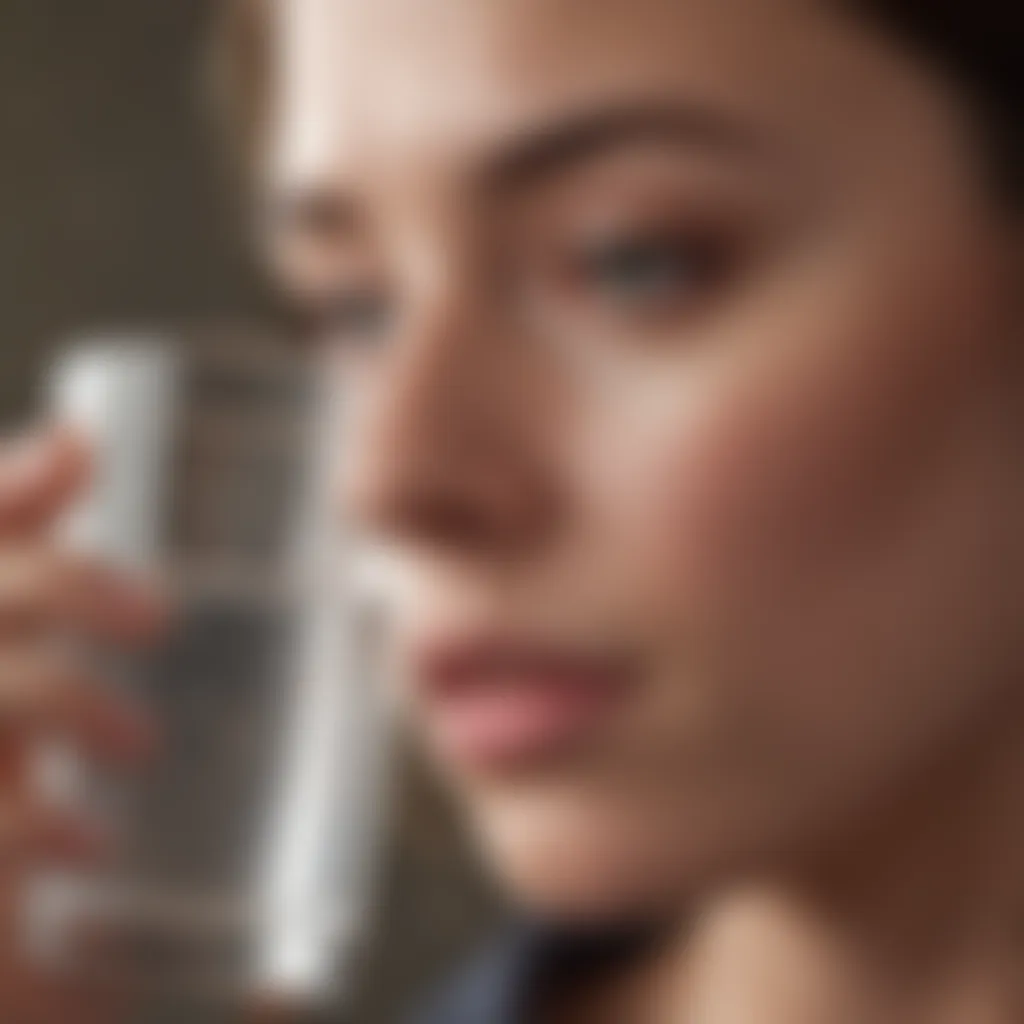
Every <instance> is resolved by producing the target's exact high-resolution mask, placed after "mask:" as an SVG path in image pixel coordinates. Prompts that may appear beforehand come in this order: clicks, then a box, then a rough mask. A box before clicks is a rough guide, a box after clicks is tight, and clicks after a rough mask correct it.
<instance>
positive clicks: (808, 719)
mask: <svg viewBox="0 0 1024 1024" xmlns="http://www.w3.org/2000/svg"><path fill="white" fill-rule="evenodd" d="M584 26H585V31H584V30H583V28H584ZM273 37H274V40H275V55H276V58H277V60H276V78H275V81H274V83H273V85H274V89H273V90H272V91H273V94H274V95H275V97H276V102H275V104H274V107H273V113H274V116H273V118H272V120H271V124H270V126H269V128H270V130H269V133H268V134H269V138H268V145H267V148H266V152H265V160H264V163H263V165H262V177H263V181H264V183H265V186H266V195H267V214H266V217H265V225H266V233H267V238H266V243H267V251H268V253H269V256H270V259H271V261H272V263H273V265H274V267H275V270H276V272H277V273H278V274H279V276H280V278H281V279H282V281H283V282H284V284H285V286H286V287H287V288H288V289H290V291H291V292H292V294H293V295H294V296H295V298H296V300H297V301H298V302H300V303H301V304H302V305H303V306H305V307H307V308H308V309H310V310H312V311H313V312H314V313H318V314H322V315H323V316H324V317H325V329H324V332H323V333H324V336H325V338H326V339H327V340H326V343H325V346H324V354H323V358H324V360H325V365H326V366H327V367H328V368H329V370H330V372H332V373H334V374H336V379H337V386H338V387H339V388H344V389H346V393H347V397H348V399H349V413H350V417H349V419H350V422H349V425H348V431H349V432H348V435H347V444H346V459H345V464H344V466H343V467H342V468H341V475H342V477H343V490H344V496H345V505H346V515H347V516H349V517H350V518H351V517H353V516H354V517H355V518H356V519H357V520H358V521H359V522H360V523H361V524H362V526H363V528H364V531H365V533H366V535H367V538H368V540H369V541H370V542H372V543H373V544H374V545H375V546H376V547H377V549H378V554H379V557H380V559H381V562H382V564H384V565H385V567H386V570H387V571H386V574H385V575H386V581H387V585H388V597H389V600H391V602H392V607H393V611H394V616H395V619H396V623H397V631H398V638H399V644H398V646H399V649H400V651H401V652H406V651H411V650H414V649H415V648H416V645H417V643H418V642H420V640H421V639H422V638H423V637H424V636H433V635H437V634H445V633H451V632H460V631H463V632H464V631H467V630H469V631H472V630H487V629H494V628H501V629H502V630H505V631H511V632H513V633H516V634H519V635H524V636H530V637H541V638H543V639H545V640H546V641H551V642H555V643H559V644H562V645H565V646H568V647H571V648H573V649H584V650H587V651H596V652H601V653H606V652H607V653H609V654H611V655H614V656H615V657H617V658H622V659H623V660H624V662H627V663H628V664H629V665H630V667H631V668H630V682H631V685H630V692H629V699H628V700H627V701H625V702H624V703H623V706H622V707H620V708H619V709H618V711H617V713H616V715H614V716H612V717H611V718H609V719H608V720H607V721H605V722H604V723H602V727H601V728H600V730H598V731H597V733H596V734H595V735H593V736H591V737H589V740H588V742H587V743H585V744H583V745H581V746H580V747H578V748H574V749H573V750H571V751H569V752H566V753H565V755H564V756H561V757H558V758H555V759H552V760H550V761H547V762H545V763H543V764H537V765H531V766H530V767H529V768H528V769H522V770H517V771H504V772H503V771H473V770H469V769H468V768H467V767H466V766H465V765H464V764H461V763H459V762H458V761H457V760H456V759H452V758H449V757H447V756H446V752H445V749H444V746H443V744H442V743H440V742H439V737H438V736H437V734H436V730H435V729H434V728H433V727H432V723H431V721H430V717H429V715H427V714H425V712H424V709H423V708H422V707H421V706H420V697H419V696H418V692H419V691H418V690H417V688H416V686H415V680H411V679H409V678H408V677H409V676H411V675H412V674H413V669H412V667H411V662H410V663H408V664H406V667H405V671H404V672H403V673H401V674H402V675H403V676H404V677H405V678H404V679H403V680H402V686H403V692H404V693H405V695H406V698H407V705H408V710H409V714H410V718H411V719H412V720H413V721H417V720H418V719H419V718H420V717H421V716H424V721H423V723H422V726H423V728H422V732H423V734H424V736H425V740H426V745H427V747H428V748H429V749H430V750H431V752H432V753H433V754H434V756H435V757H436V760H437V762H438V765H439V768H440V770H441V771H442V772H443V773H444V774H445V775H446V777H447V778H448V780H449V782H450V784H451V785H452V787H453V788H454V789H455V791H456V792H457V793H458V794H459V796H460V797H461V798H462V800H463V802H464V804H465V806H466V810H467V815H468V820H469V821H470V822H471V823H472V825H473V828H474V830H475V834H476V835H477V836H478V837H479V840H480V843H481V846H482V848H483V850H484V853H485V855H486V856H487V858H488V861H489V863H490V864H491V865H492V866H493V868H494V871H495V873H496V874H497V875H498V876H499V877H500V878H501V880H502V881H503V883H504V884H505V885H506V886H507V887H508V888H509V890H510V891H511V892H512V893H513V894H514V895H515V896H516V897H517V899H519V900H520V901H521V902H523V903H524V904H527V905H530V906H532V907H534V908H536V909H539V910H540V911H542V912H544V913H548V914H554V915H559V916H568V917H574V918H580V919H584V920H587V921H598V922H599V921H606V920H609V919H612V920H618V919H621V918H623V917H626V918H629V917H633V916H637V915H641V916H643V915H647V914H650V913H652V912H656V913H658V914H659V915H660V916H663V917H666V916H667V917H669V918H671V919H678V921H679V929H678V940H677V941H670V942H668V943H666V945H665V946H664V947H663V948H662V949H660V950H659V951H658V954H657V955H656V956H655V957H652V958H651V959H650V960H648V961H645V962H644V963H641V964H639V965H637V966H636V967H635V968H634V969H632V970H631V971H628V972H624V973H622V974H621V975H616V976H609V977H607V978H605V979H601V980H599V981H595V982H593V984H592V985H590V986H589V987H588V988H587V989H586V990H584V991H573V992H567V993H561V994H559V995H558V997H557V998H556V999H555V1000H554V1001H553V1004H552V1006H551V1007H550V1008H549V1009H550V1013H551V1019H553V1020H559V1021H572V1020H577V1019H578V1020H584V1021H587V1022H588V1024H595V1022H600V1021H602V1020H604V1019H608V1020H612V1021H621V1020H623V1019H630V1020H638V1021H650V1022H660V1021H678V1020H679V1019H680V1017H681V1016H683V1015H684V1014H685V1015H686V1016H685V1019H687V1020H693V1021H695V1022H696V1024H730V1022H733V1021H749V1020H752V1019H757V1020H758V1021H764V1022H768V1024H774V1022H776V1021H778V1022H782V1021H786V1022H789V1024H800V1022H802V1021H807V1022H812V1021H820V1020H823V1019H828V1020H837V1021H846V1020H849V1021H851V1022H852V1021H860V1020H865V1019H873V1020H894V1021H895V1020H899V1021H903V1020H907V1021H916V1020H921V1021H936V1022H938V1021H944V1020H960V1021H962V1020H965V1019H971V1020H974V1019H978V1020H986V1021H988V1020H991V1021H993V1022H998V1021H1003V1020H1005V1021H1010V1020H1014V1019H1018V1017H1019V1014H1018V1016H1014V1012H1015V1011H1014V1007H1013V1004H1012V1000H1013V999H1014V998H1016V997H1018V996H1019V993H1016V992H1015V991H1014V980H1013V979H1014V976H1015V974H1019V971H1016V970H1015V968H1016V967H1018V966H1019V959H1018V957H1019V950H1016V949H1015V947H1014V945H1013V941H1014V940H1013V935H1014V931H1015V929H1016V930H1017V934H1019V924H1018V922H1017V921H1016V918H1015V915H1016V914H1017V913H1018V912H1019V911H1020V909H1021V898H1022V897H1024V879H1021V878H1020V868H1019V864H1020V863H1021V859H1020V857H1019V856H1016V853H1017V851H1021V852H1024V843H1022V842H1021V838H1020V837H1019V836H1018V835H1016V834H1015V832H1016V825H1015V822H1016V820H1017V819H1019V818H1020V811H1021V809H1022V805H1024V763H1022V760H1024V755H1022V754H1021V753H1020V751H1024V742H1022V741H1024V713H1022V708H1021V704H1022V700H1024V690H1022V667H1024V651H1022V649H1021V640H1020V638H1019V635H1018V634H1019V630H1018V629H1017V623H1016V621H1015V619H1016V616H1017V614H1018V612H1019V608H1020V607H1021V604H1020V598H1021V596H1022V595H1021V586H1022V583H1024V574H1022V572H1021V567H1022V566H1024V561H1022V554H1024V552H1022V550H1021V544H1022V540H1021V538H1022V532H1021V530H1020V523H1021V522H1022V521H1024V500H1022V499H1024V491H1022V464H1021V459H1020V451H1021V442H1022V440H1024V424H1022V422H1021V413H1020V410H1021V409H1022V408H1024V403H1022V402H1021V397H1022V395H1021V391H1022V384H1024V376H1022V366H1021V344H1020V342H1021V326H1022V324H1021V311H1020V309H1019V299H1018V290H1019V289H1018V283H1019V270H1020V266H1019V248H1018V246H1019V235H1018V225H1017V223H1016V221H1015V219H1014V218H1013V217H1012V216H1011V215H1010V214H1009V213H1008V212H1007V211H1006V210H1004V209H1002V208H1001V207H1000V206H999V205H998V204H997V203H996V200H995V197H994V196H993V195H991V194H990V193H989V191H988V190H987V188H986V185H985V182H984V178H983V174H982V171H981V166H980V159H979V147H978V145H977V140H976V138H975V137H974V135H973V134H972V129H971V126H970V123H969V119H968V118H967V116H966V113H965V111H964V110H963V109H962V106H961V104H960V102H959V100H958V98H957V96H956V94H955V92H954V91H953V90H952V89H951V88H949V87H947V86H946V84H945V83H944V82H943V81H941V80H940V79H938V78H936V77H933V76H932V75H931V73H930V72H929V71H927V70H926V68H925V67H924V65H923V64H922V63H921V62H918V61H916V60H915V59H913V58H912V57H911V56H910V55H909V54H907V53H905V52H903V51H902V50H900V49H898V48H896V47H895V46H894V45H893V44H892V43H891V42H889V41H888V40H887V39H886V38H885V37H884V36H881V35H877V34H875V33H874V32H872V30H871V29H870V28H869V27H868V26H867V25H865V24H862V23H860V22H859V21H857V20H855V19H853V18H852V17H849V16H846V15H843V14H841V13H839V11H838V10H836V9H834V8H833V7H831V6H830V5H827V4H825V3H823V2H822V3H814V2H810V0H807V2H802V0H671V2H670V0H628V2H627V0H601V2H599V3H591V4H587V5H586V12H585V14H581V8H580V6H579V4H577V3H573V2H572V0H493V2H488V3H486V4H481V3H478V2H470V0H435V2H432V3H431V4H429V5H425V4H422V3H419V2H417V0H372V2H367V0H340V2H334V3H329V4H328V3H324V2H322V0H319V2H318V0H293V2H292V3H290V4H288V5H287V7H285V8H283V9H282V11H281V12H278V14H277V17H276V24H275V30H274V32H273ZM767 40H770V41H771V42H770V45H768V44H767V42H766V41H767ZM595 239H596V240H597V241H595ZM624 250H625V251H626V253H627V254H628V258H626V259H625V261H623V259H622V253H623V251H624ZM638 250H639V252H640V254H641V255H640V257H639V258H636V252H637V251H638ZM595 252H596V253H597V254H598V255H597V256H596V257H595V256H594V253H595ZM623 262H624V264H625V265H623ZM609 268H610V269H609ZM3 479H4V477H3V475H0V480H3ZM8 490H11V488H8ZM2 491H3V488H2V487H0V492H2ZM58 504H59V502H58ZM965 837H970V839H971V842H970V843H968V842H967V841H966V839H965ZM695 912H696V913H695ZM694 918H696V921H697V925H696V927H690V922H691V921H692V920H694ZM965 1007H967V1008H968V1010H967V1012H968V1013H969V1014H971V1015H969V1016H967V1017H965V1016H963V1014H964V1012H965V1009H964V1008H965ZM958 1013H959V1014H960V1016H957V1014H958ZM982 1013H987V1014H988V1016H982V1015H981V1014H982Z"/></svg>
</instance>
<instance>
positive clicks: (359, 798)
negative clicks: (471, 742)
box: [31, 337, 387, 1019]
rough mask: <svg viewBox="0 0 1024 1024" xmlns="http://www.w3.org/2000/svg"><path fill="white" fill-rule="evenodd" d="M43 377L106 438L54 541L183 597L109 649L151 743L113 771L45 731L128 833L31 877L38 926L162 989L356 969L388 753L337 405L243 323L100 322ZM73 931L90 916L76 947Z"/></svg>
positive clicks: (85, 793) (226, 990)
mask: <svg viewBox="0 0 1024 1024" xmlns="http://www.w3.org/2000/svg"><path fill="white" fill-rule="evenodd" d="M49 391H50V401H51V405H52V407H53V410H54V411H55V413H56V415H57V416H58V417H60V418H62V419H65V420H69V421H71V422H73V423H75V424H77V425H79V427H80V428H81V429H82V430H83V431H84V432H85V433H86V434H87V435H88V436H89V437H90V438H91V440H92V443H93V446H94V452H95V462H96V479H95V484H94V486H93V487H92V489H91V491H90V493H89V494H88V495H86V497H85V498H84V500H83V501H82V502H81V503H80V504H79V505H78V506H77V507H76V508H74V509H73V510H72V512H71V514H70V516H69V518H68V521H67V522H66V523H65V524H64V540H65V542H66V543H68V544H69V545H75V546H77V547H80V548H86V549H88V550H89V551H90V552H94V553H98V554H100V555H102V556H104V557H106V558H107V559H110V560H112V561H114V562H117V563H120V564H122V565H125V566H127V567H130V568H133V569H136V570H142V571H151V570H158V571H159V572H160V574H161V576H162V578H163V580H164V585H165V586H166V587H167V589H168V590H169V591H170V594H171V598H172V604H173V606H174V607H175V609H176V610H175V618H174V625H173V629H172V631H171V635H170V638H169V639H168V641H167V642H166V643H165V644H164V645H163V646H162V647H161V649H160V650H158V651H157V652H155V653H154V654H152V655H148V656H146V657H144V658H141V659H138V658H137V659H134V660H130V661H129V660H127V659H122V660H120V661H118V660H116V657H115V658H114V660H113V661H111V660H110V658H108V661H107V668H108V669H110V668H112V669H114V670H115V672H116V674H117V675H118V677H119V682H118V685H121V686H124V687H126V688H128V689H129V690H131V691H132V693H133V694H136V695H138V697H139V698H140V699H141V700H142V701H143V702H144V704H146V705H147V706H148V707H149V708H150V709H151V710H152V713H153V715H154V717H155V719H156V721H157V722H158V724H159V727H160V731H161V734H162V742H161V745H160V748H161V749H160V753H159V756H158V757H157V759H156V760H155V762H154V764H153V765H152V766H151V767H149V768H147V769H146V771H145V772H144V773H143V774H142V776H141V777H140V778H139V779H138V780H137V781H132V782H124V781H122V780H117V781H116V782H114V781H110V782H104V781H103V780H99V781H97V779H96V775H95V772H94V771H93V770H92V769H90V768H88V767H86V766H84V765H76V764H75V763H74V762H73V761H72V760H71V759H70V757H69V756H68V755H67V754H66V753H61V754H60V755H59V756H52V754H51V757H50V763H49V767H48V769H47V770H46V772H45V775H46V777H47V780H48V781H47V784H48V785H49V786H50V788H51V790H52V791H53V792H55V793H57V794H58V795H61V796H62V798H66V797H67V795H68V793H69V791H73V793H72V795H73V797H74V798H76V799H82V798H89V799H93V800H98V801H99V802H100V803H101V805H102V806H103V808H104V810H105V813H107V814H108V815H110V816H111V817H112V818H113V820H114V824H115V828H116V831H117V832H118V834H119V835H120V837H121V841H122V844H123V852H122V854H121V855H120V856H119V857H118V858H117V861H116V864H115V867H114V868H113V869H111V870H110V871H109V872H107V873H105V874H104V875H103V876H102V877H99V878H97V877H95V876H93V877H91V878H88V879H82V878H74V879H67V878H65V879H55V878H53V877H50V878H49V879H47V880H46V881H45V883H44V884H43V885H41V886H39V887H37V889H36V891H35V896H34V899H33V903H32V914H31V919H32V924H33V936H34V940H35V941H36V943H37V945H38V947H39V949H40V951H41V952H43V953H45V954H47V955H51V956H57V957H61V958H63V959H64V960H65V961H66V962H69V963H71V964H72V965H73V966H75V967H78V968H79V969H83V970H92V971H113V972H114V974H115V975H116V976H123V977H126V978H127V979H128V980H129V981H130V982H131V983H132V984H133V985H141V986H142V987H143V988H144V989H145V990H146V991H148V992H150V993H151V994H152V996H153V999H154V1002H153V1004H152V1005H156V1003H157V1002H159V1000H160V999H163V1000H165V1001H167V1000H183V999H197V1000H200V1001H201V1000H202V999H203V998H205V997H209V998H210V999H214V998H216V999H219V1000H223V999H227V1000H229V1001H231V1000H244V999H246V998H248V997H251V996H254V995H256V994H259V993H280V994H283V995H285V996H288V997H289V998H295V999H298V1000H299V1001H300V1002H309V1003H315V1002H317V1001H319V1000H321V999H323V998H324V997H325V996H327V995H328V994H330V993H333V992H335V991H336V990H337V989H338V988H339V986H341V987H344V984H345V965H346V960H347V956H348V954H350V953H351V951H352V950H353V949H354V945H355V940H356V938H357V936H358V934H359V928H360V926H361V923H362V921H363V920H364V917H365V911H366V903H367V900H368V899H369V895H370V891H371V886H372V865H373V862H374V860H375V840H376V837H377V834H378V831H379V827H380V825H381V822H382V818H383V809H382V802H383V797H384V784H383V776H384V771H383V769H384V759H385V756H386V755H385V748H386V732H387V730H386V723H385V714H384V710H383V708H382V707H381V706H380V703H379V700H378V694H377V693H376V692H375V691H376V689H377V688H376V687H374V686H373V685H372V684H373V677H374V675H375V665H374V660H375V651H376V644H375V637H374V623H373V621H372V615H371V614H370V609H369V606H368V604H367V603H366V602H365V601H364V599H363V598H362V596H361V595H360V594H359V592H358V588H357V587H356V586H355V585H354V583H353V574H352V573H350V572H349V571H348V552H347V550H346V546H345V538H344V537H343V536H342V535H341V532H340V531H339V530H338V529H337V528H336V524H335V523H334V521H333V520H334V516H333V515H332V509H331V495H330V480H331V469H332V468H333V467H332V464H333V462H334V461H335V459H334V454H335V451H336V449H337V446H338V439H339V437H340V434H341V428H340V407H339V405H338V403H337V402H336V401H334V400H333V399H332V398H331V395H330V393H329V391H328V389H327V388H326V387H325V381H324V380H323V379H322V375H319V374H317V372H316V370H315V367H313V366H312V365H311V364H308V363H305V362H304V361H303V360H302V359H301V358H300V357H299V356H297V355H295V354H294V353H290V352H288V351H287V350H286V349H284V348H283V347H282V348H280V349H279V348H277V347H275V346H273V345H271V344H269V343H265V342H259V341H257V340H255V339H253V338H251V337H240V338H237V339H235V340H234V341H231V340H224V339H217V340H216V341H213V342H211V341H210V340H209V339H206V340H205V341H204V343H200V344H196V343H193V344H185V343H179V344H175V343H173V342H172V341H170V340H168V339H166V338H162V337H154V338H149V339H139V338H127V339H126V338H106V339H96V340H90V341H88V342H85V343H83V344H79V345H76V346H74V347H73V348H71V349H69V350H68V351H67V352H65V354H64V355H62V356H61V357H60V358H59V359H58V360H57V362H56V363H55V365H54V367H53V370H52V372H51V374H50V377H49ZM91 653H92V656H95V657H100V658H102V657H104V652H102V651H100V652H91ZM83 922H84V923H85V927H84V928H83V927H81V926H82V924H83ZM82 933H89V934H92V935H93V936H96V935H99V936H101V940H100V941H98V942H97V941H93V942H92V943H90V944H89V946H88V947H87V951H85V952H83V949H82V948H72V946H73V943H72V941H71V939H70V938H69V937H70V936H73V935H80V934H82ZM147 1019H156V1017H153V1018H147ZM179 1019H192V1018H179Z"/></svg>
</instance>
